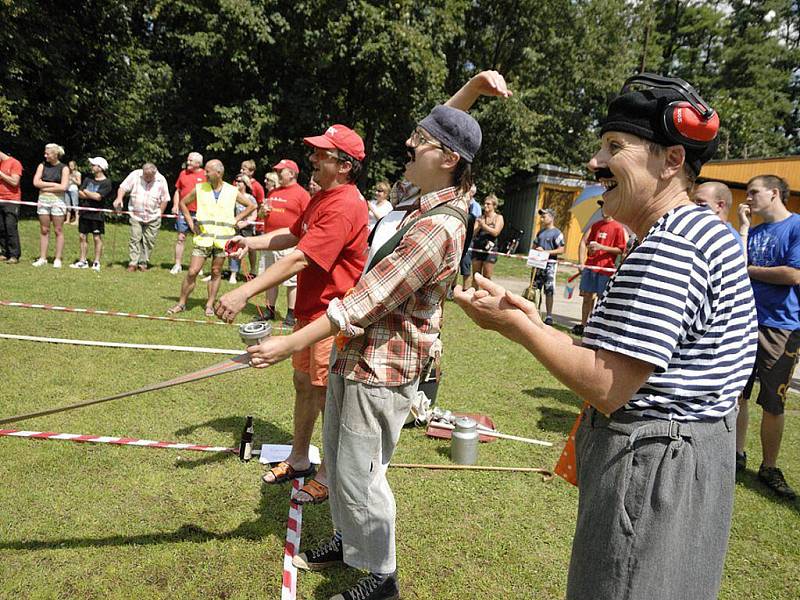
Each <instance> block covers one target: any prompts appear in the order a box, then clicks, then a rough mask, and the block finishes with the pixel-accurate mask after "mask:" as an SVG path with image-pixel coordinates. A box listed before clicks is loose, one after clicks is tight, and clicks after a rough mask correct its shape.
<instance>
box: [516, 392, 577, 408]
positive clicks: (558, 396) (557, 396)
mask: <svg viewBox="0 0 800 600" xmlns="http://www.w3.org/2000/svg"><path fill="white" fill-rule="evenodd" d="M522 393H523V394H527V395H528V396H530V397H531V398H537V399H539V398H542V399H550V398H552V399H553V400H557V401H558V402H561V403H562V404H569V405H571V406H574V407H576V408H580V407H581V406H582V405H583V401H582V400H581V399H580V398H578V397H577V396H576V395H575V394H574V393H572V392H571V391H569V390H565V389H564V388H546V387H536V388H532V389H529V390H522Z"/></svg>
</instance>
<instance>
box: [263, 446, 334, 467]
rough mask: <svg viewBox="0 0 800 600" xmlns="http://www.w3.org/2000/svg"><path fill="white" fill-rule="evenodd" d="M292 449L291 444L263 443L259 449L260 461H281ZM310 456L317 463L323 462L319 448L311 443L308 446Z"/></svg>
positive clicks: (266, 462)
mask: <svg viewBox="0 0 800 600" xmlns="http://www.w3.org/2000/svg"><path fill="white" fill-rule="evenodd" d="M291 451H292V447H291V446H290V445H289V444H263V445H262V446H261V450H260V451H259V452H260V453H259V455H258V462H260V463H261V464H262V465H265V464H268V463H276V462H281V461H282V460H286V458H287V457H288V456H289V453H290V452H291ZM308 456H309V458H310V459H311V462H312V463H314V464H315V465H318V464H320V463H322V458H321V457H320V454H319V448H317V447H316V446H315V445H314V444H311V446H310V447H309V448H308Z"/></svg>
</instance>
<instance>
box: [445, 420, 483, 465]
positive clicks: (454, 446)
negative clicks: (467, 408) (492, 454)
mask: <svg viewBox="0 0 800 600" xmlns="http://www.w3.org/2000/svg"><path fill="white" fill-rule="evenodd" d="M450 458H451V459H452V460H453V462H454V463H456V464H459V465H474V464H475V461H477V460H478V423H477V422H475V420H473V419H470V418H469V417H458V418H457V419H456V423H455V429H454V430H453V435H452V438H451V440H450Z"/></svg>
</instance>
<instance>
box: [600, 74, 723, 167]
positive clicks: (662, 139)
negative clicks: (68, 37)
mask: <svg viewBox="0 0 800 600" xmlns="http://www.w3.org/2000/svg"><path fill="white" fill-rule="evenodd" d="M684 100H685V98H684V97H683V96H681V95H680V94H679V93H677V92H676V91H673V90H669V89H658V88H655V89H646V90H637V91H635V92H627V93H625V94H620V95H619V96H617V97H616V98H614V99H613V100H612V101H611V103H610V104H609V105H608V116H606V118H605V119H604V120H603V122H602V125H601V127H600V135H603V134H604V133H606V132H607V131H621V132H622V133H632V134H633V135H638V136H639V137H640V138H644V139H646V140H650V141H651V142H656V143H657V144H661V145H662V146H683V147H684V149H685V150H686V164H687V165H689V166H690V167H691V168H692V170H693V171H694V172H695V174H696V175H697V174H699V173H700V169H701V168H702V166H703V165H704V164H705V163H707V162H708V161H709V160H711V158H712V157H713V156H714V153H715V152H716V151H717V146H718V145H719V137H716V138H714V139H713V140H711V141H710V142H708V143H706V144H692V145H689V144H682V143H681V142H679V141H676V140H675V139H674V138H672V137H670V135H669V134H668V132H667V129H666V126H665V125H664V111H665V110H666V108H667V105H668V104H670V103H671V102H681V101H684Z"/></svg>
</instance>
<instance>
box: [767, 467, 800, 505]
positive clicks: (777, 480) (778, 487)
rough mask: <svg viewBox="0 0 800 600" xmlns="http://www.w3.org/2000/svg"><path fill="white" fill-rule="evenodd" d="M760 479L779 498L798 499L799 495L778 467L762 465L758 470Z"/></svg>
mask: <svg viewBox="0 0 800 600" xmlns="http://www.w3.org/2000/svg"><path fill="white" fill-rule="evenodd" d="M758 478H759V479H760V480H761V481H763V482H764V484H765V485H766V486H767V487H768V488H770V489H771V490H772V491H773V492H775V493H776V494H778V496H781V497H782V498H787V499H789V500H794V499H795V498H797V493H796V492H795V491H794V490H793V489H792V488H791V487H789V484H788V483H786V479H785V478H784V476H783V473H782V472H781V470H780V469H779V468H778V467H765V466H764V465H761V466H760V467H759V469H758Z"/></svg>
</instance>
